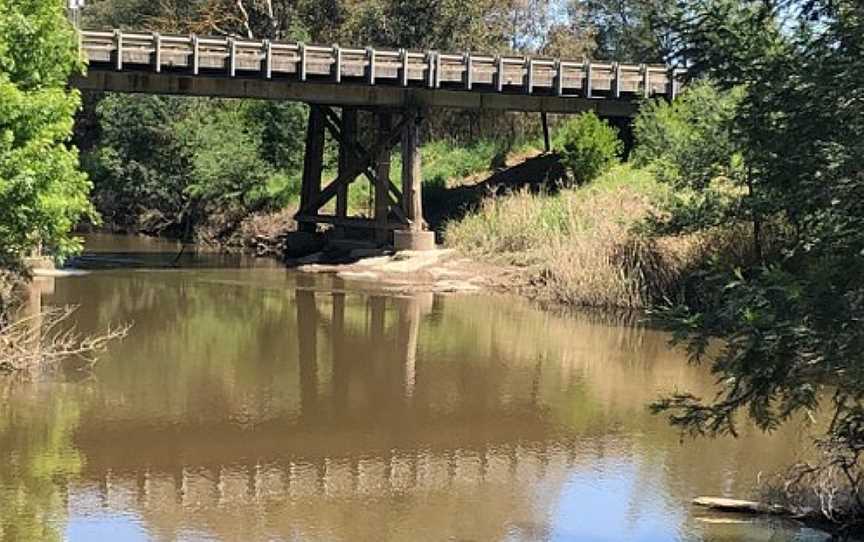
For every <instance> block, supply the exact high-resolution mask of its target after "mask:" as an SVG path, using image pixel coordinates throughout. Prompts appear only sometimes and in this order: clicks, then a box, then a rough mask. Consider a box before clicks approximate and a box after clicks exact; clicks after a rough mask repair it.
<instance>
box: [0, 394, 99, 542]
mask: <svg viewBox="0 0 864 542" xmlns="http://www.w3.org/2000/svg"><path fill="white" fill-rule="evenodd" d="M78 419H79V409H78V405H77V403H76V400H75V399H74V398H73V397H72V396H71V395H69V394H67V393H65V392H64V389H63V386H62V385H59V384H39V385H36V384H22V383H19V382H12V381H10V380H6V381H0V540H3V541H4V542H5V541H9V542H12V541H15V542H19V541H30V540H32V541H39V542H42V541H51V540H61V539H62V531H63V529H64V523H65V520H66V509H67V502H66V500H67V494H66V487H67V483H68V481H69V479H70V478H73V477H75V476H77V475H78V473H79V472H80V471H81V467H82V458H81V456H80V454H79V452H78V450H77V449H76V447H75V446H74V445H73V443H72V433H73V431H74V429H75V427H76V425H77V423H78Z"/></svg>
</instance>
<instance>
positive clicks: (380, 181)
mask: <svg viewBox="0 0 864 542" xmlns="http://www.w3.org/2000/svg"><path fill="white" fill-rule="evenodd" d="M376 117H377V119H376V120H377V123H378V140H379V141H381V142H383V141H385V140H386V138H387V136H388V135H389V134H390V131H391V130H392V129H393V117H392V115H391V114H390V113H389V112H387V111H384V112H380V113H377V114H376ZM389 183H390V147H389V146H387V145H381V146H380V148H379V150H378V154H377V155H376V156H375V224H376V225H377V228H376V234H375V237H376V239H377V241H378V242H379V243H384V242H386V241H387V217H388V216H389V215H390V184H389Z"/></svg>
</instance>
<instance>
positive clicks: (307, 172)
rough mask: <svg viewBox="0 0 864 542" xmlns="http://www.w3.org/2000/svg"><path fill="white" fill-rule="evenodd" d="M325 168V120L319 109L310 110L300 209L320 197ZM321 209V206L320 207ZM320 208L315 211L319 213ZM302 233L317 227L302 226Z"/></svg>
mask: <svg viewBox="0 0 864 542" xmlns="http://www.w3.org/2000/svg"><path fill="white" fill-rule="evenodd" d="M323 167H324V118H323V114H322V112H321V110H320V109H319V108H317V107H310V108H309V123H308V125H307V129H306V154H305V156H304V159H303V181H302V185H301V188H300V208H301V209H306V208H307V207H309V206H310V205H311V203H312V202H314V201H316V200H317V199H318V198H319V197H320V195H321V194H320V193H321V172H322V170H323ZM319 207H320V206H319ZM317 209H318V208H316V209H315V210H316V211H317ZM300 231H306V232H314V231H315V225H314V224H312V225H311V227H310V225H309V224H305V225H303V224H301V226H300Z"/></svg>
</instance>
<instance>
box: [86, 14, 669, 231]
mask: <svg viewBox="0 0 864 542" xmlns="http://www.w3.org/2000/svg"><path fill="white" fill-rule="evenodd" d="M79 35H80V45H81V52H82V56H83V57H84V58H85V60H86V61H87V64H88V69H87V72H86V73H85V74H84V75H80V76H76V77H74V78H73V80H72V84H73V85H74V86H76V87H78V88H81V89H83V90H96V91H112V92H129V93H147V94H172V95H186V96H209V97H226V98H259V99H271V100H290V101H300V102H305V103H308V104H310V105H311V106H312V108H311V109H310V115H309V127H308V129H307V133H306V157H305V160H304V172H303V187H302V189H301V203H300V211H299V213H298V215H297V217H296V218H297V220H298V222H300V223H301V230H305V231H307V232H314V231H316V224H319V223H329V224H331V225H334V226H336V227H337V228H355V227H361V228H372V229H374V230H376V232H377V239H378V240H379V241H380V242H382V243H386V242H389V240H390V238H391V235H392V237H394V238H395V244H396V247H397V248H421V247H422V248H426V247H428V246H429V245H430V241H429V240H430V235H431V234H429V233H428V232H424V231H423V230H424V229H425V223H424V222H423V213H422V197H421V189H422V186H421V178H420V171H421V170H420V152H419V143H420V136H419V124H420V122H421V120H422V118H423V115H424V112H425V111H426V110H428V109H430V108H436V107H443V108H458V109H480V110H498V111H523V112H539V113H541V114H542V115H543V126H544V135H545V138H546V141H547V149H548V146H549V143H548V141H549V135H548V125H547V122H546V114H547V113H557V114H568V113H579V112H582V111H589V110H591V111H595V112H597V114H599V115H600V116H603V117H617V118H627V117H632V116H633V115H634V114H635V113H636V111H637V109H638V104H639V102H640V100H642V99H645V98H651V97H661V98H666V99H669V100H671V99H674V98H675V96H676V95H677V93H678V91H679V88H680V86H681V84H682V82H683V80H684V75H685V72H684V70H681V69H675V68H669V67H667V66H662V65H648V64H625V63H608V62H591V61H587V60H586V61H581V62H571V61H565V60H561V59H553V58H534V57H522V56H509V55H496V56H492V55H483V54H475V53H471V52H466V53H463V54H447V53H441V52H437V51H425V52H417V51H409V50H405V49H400V50H396V51H394V50H376V49H374V48H372V47H367V48H365V49H357V48H346V47H339V46H337V45H334V46H326V47H325V46H318V45H307V44H303V43H281V42H275V41H269V40H262V41H252V40H246V39H238V38H233V37H198V36H195V35H191V36H176V35H162V34H159V33H155V32H127V31H121V30H114V31H91V30H82V31H80V34H79ZM333 106H336V107H338V108H341V114H337V113H336V112H335V111H334V109H333ZM360 110H370V111H372V112H373V113H374V114H375V116H376V117H377V120H376V122H375V126H376V128H377V132H378V134H377V136H376V138H375V142H374V144H373V145H372V147H371V148H370V149H368V150H367V149H364V148H363V147H362V146H361V145H360V144H359V141H358V138H357V134H356V131H357V113H358V111H360ZM394 114H395V115H397V118H396V119H395V120H396V122H395V123H394V118H393V117H394ZM399 116H401V119H400V118H399ZM325 131H327V132H329V133H330V135H331V137H332V138H333V140H335V141H336V142H338V144H339V151H340V158H339V174H338V177H337V179H336V180H335V181H333V182H331V183H330V184H329V185H328V186H326V187H325V188H323V189H322V186H321V173H322V170H323V166H322V160H323V146H324V132H325ZM400 143H401V144H400ZM397 144H400V147H401V152H402V186H401V187H398V186H396V185H395V184H394V183H392V182H390V158H389V157H390V154H391V153H392V150H393V148H394V147H395V146H396V145H397ZM358 176H366V177H368V178H369V180H370V182H371V183H372V185H373V187H374V192H375V210H374V217H360V218H357V217H354V218H352V217H348V216H347V201H348V196H347V190H348V185H349V184H351V183H352V182H354V180H355V179H356V178H357V177H358ZM333 198H335V199H336V205H335V213H334V214H329V215H325V214H322V213H321V209H322V208H324V207H325V206H326V205H327V204H328V202H329V201H330V200H331V199H333ZM393 232H395V233H393ZM400 237H401V239H402V240H403V241H405V240H407V242H403V243H401V244H400ZM420 238H422V239H423V241H422V242H416V239H420ZM432 240H433V244H434V237H432Z"/></svg>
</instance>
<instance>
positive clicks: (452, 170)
mask: <svg viewBox="0 0 864 542" xmlns="http://www.w3.org/2000/svg"><path fill="white" fill-rule="evenodd" d="M422 152H423V184H424V185H427V186H437V187H446V186H447V182H448V181H450V180H453V179H463V178H464V177H467V176H469V175H472V174H475V173H479V172H483V171H488V170H489V169H491V168H492V167H493V162H494V161H495V158H496V157H497V156H499V155H500V154H501V153H502V152H503V148H502V145H501V144H500V143H497V142H495V141H493V140H491V139H482V140H478V141H476V142H474V143H473V144H471V145H453V144H452V143H449V142H447V141H433V142H431V143H429V144H427V145H424V146H423V149H422Z"/></svg>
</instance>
